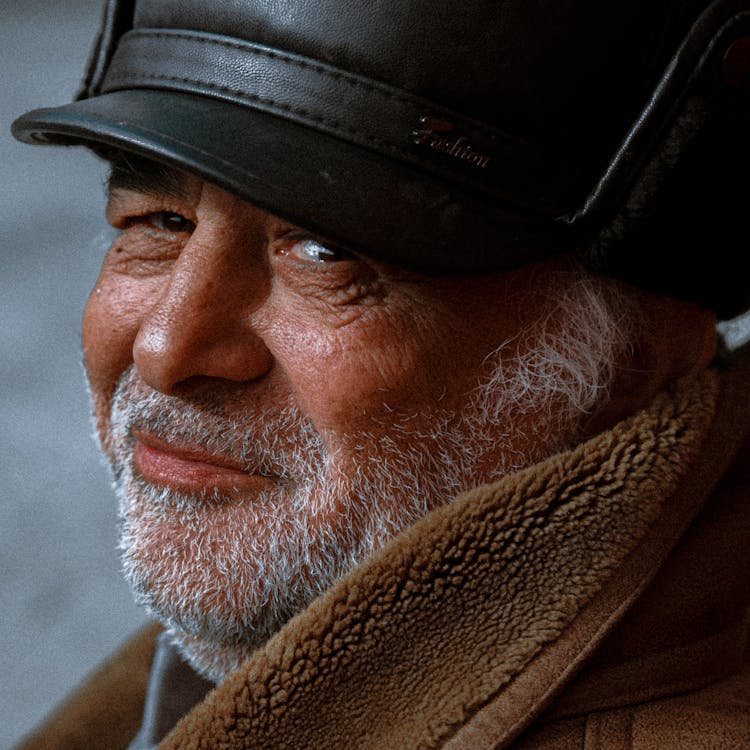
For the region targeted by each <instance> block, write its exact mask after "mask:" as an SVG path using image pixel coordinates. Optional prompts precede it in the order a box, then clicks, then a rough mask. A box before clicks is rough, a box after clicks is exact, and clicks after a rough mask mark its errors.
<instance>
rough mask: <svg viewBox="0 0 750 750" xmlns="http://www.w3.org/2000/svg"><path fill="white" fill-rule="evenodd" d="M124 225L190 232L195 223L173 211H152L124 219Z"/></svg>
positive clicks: (159, 230)
mask: <svg viewBox="0 0 750 750" xmlns="http://www.w3.org/2000/svg"><path fill="white" fill-rule="evenodd" d="M123 223H124V227H125V228H127V227H131V226H135V225H140V226H142V227H144V228H147V229H151V230H155V231H157V232H164V233H167V234H192V233H193V231H194V230H195V223H194V222H192V221H190V219H186V218H185V217H184V216H183V215H182V214H178V213H175V212H174V211H153V212H151V213H146V214H142V215H140V216H130V217H128V218H127V219H125V221H124V222H123Z"/></svg>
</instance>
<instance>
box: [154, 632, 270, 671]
mask: <svg viewBox="0 0 750 750" xmlns="http://www.w3.org/2000/svg"><path fill="white" fill-rule="evenodd" d="M167 633H168V634H169V636H170V638H171V640H172V643H173V644H174V645H175V646H176V647H177V649H178V650H179V652H180V653H181V654H182V656H183V658H184V659H185V660H186V661H187V662H188V664H190V666H191V667H192V668H193V669H194V670H195V671H196V672H197V673H198V674H199V675H201V677H204V678H205V679H207V680H210V681H211V682H215V683H216V684H219V683H220V682H223V681H224V679H225V678H226V677H227V676H228V675H229V674H231V673H232V672H234V671H236V670H237V669H238V668H239V667H240V666H241V665H242V663H243V662H245V661H246V660H247V659H249V658H250V656H252V654H253V652H254V651H255V650H256V649H257V648H260V647H261V646H262V645H263V644H264V642H265V640H267V639H263V638H256V639H255V640H254V639H250V638H243V639H241V640H233V641H221V640H217V639H208V638H202V637H200V636H195V635H191V634H190V633H186V632H185V631H184V630H181V629H180V628H177V627H174V626H167Z"/></svg>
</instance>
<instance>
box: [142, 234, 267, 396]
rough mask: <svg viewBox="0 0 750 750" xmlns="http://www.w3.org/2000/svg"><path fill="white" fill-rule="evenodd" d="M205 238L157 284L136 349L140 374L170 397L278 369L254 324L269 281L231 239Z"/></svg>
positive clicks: (192, 243) (196, 239)
mask: <svg viewBox="0 0 750 750" xmlns="http://www.w3.org/2000/svg"><path fill="white" fill-rule="evenodd" d="M207 234H209V235H210V232H202V231H201V230H200V228H199V229H198V230H196V232H195V233H194V234H193V236H192V237H191V238H190V239H189V240H188V242H187V244H186V245H185V247H184V248H183V250H182V252H181V253H180V255H179V257H178V258H177V259H176V261H175V262H174V265H173V267H172V269H171V272H170V273H169V274H168V275H167V276H166V277H165V278H164V279H163V281H162V280H160V282H159V284H157V285H156V286H157V287H158V291H157V293H156V294H155V299H154V302H153V304H152V305H151V307H150V309H148V310H146V311H145V313H144V317H143V318H142V320H141V325H140V327H139V329H138V332H137V335H136V338H135V341H134V345H133V360H134V363H135V366H136V369H137V370H138V372H139V374H140V376H141V377H142V378H143V380H144V381H145V382H146V383H147V384H148V385H150V386H151V387H152V388H154V389H156V390H157V391H160V392H162V393H164V394H167V395H176V394H177V393H178V392H182V391H183V390H184V388H185V387H186V386H187V385H188V384H189V383H195V382H198V381H204V380H205V379H207V378H208V379H220V380H224V381H234V382H244V381H251V380H256V379H258V378H260V377H262V376H263V375H264V374H265V373H267V372H268V370H269V369H270V368H271V365H272V359H273V358H272V355H271V353H270V351H269V350H268V348H267V347H266V345H265V343H264V340H263V338H262V336H261V335H260V334H259V333H258V331H256V329H255V328H254V327H253V323H252V318H253V313H254V312H255V311H256V310H257V309H258V308H259V307H260V306H261V305H262V304H263V300H264V298H265V296H266V295H267V293H268V285H269V281H268V280H267V278H266V275H265V274H263V273H262V269H259V268H257V267H256V268H253V266H252V264H251V262H250V260H249V259H248V257H243V256H242V255H241V254H238V253H237V252H235V251H234V250H232V249H230V248H228V247H227V241H226V239H217V238H215V237H211V236H206V235H207ZM246 256H247V254H246ZM255 265H256V266H258V264H257V263H256V264H255Z"/></svg>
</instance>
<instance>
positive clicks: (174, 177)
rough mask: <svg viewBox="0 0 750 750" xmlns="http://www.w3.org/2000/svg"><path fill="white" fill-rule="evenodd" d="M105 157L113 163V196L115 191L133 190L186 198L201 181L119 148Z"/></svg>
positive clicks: (109, 182) (111, 166)
mask: <svg viewBox="0 0 750 750" xmlns="http://www.w3.org/2000/svg"><path fill="white" fill-rule="evenodd" d="M106 159H107V161H109V165H110V172H109V179H108V181H107V190H108V193H109V196H110V197H111V196H112V195H113V193H116V192H123V191H132V192H137V193H145V194H159V195H168V196H171V197H174V198H186V197H188V196H189V195H190V193H192V192H193V191H194V190H195V187H196V185H197V184H199V183H200V180H199V178H198V177H195V176H194V175H191V174H189V173H188V172H184V171H182V170H180V169H176V168H175V167H170V166H167V165H166V164H161V163H159V162H156V161H154V160H152V159H147V158H145V157H143V156H138V155H135V154H128V153H125V152H120V151H118V152H114V153H112V154H107V155H106Z"/></svg>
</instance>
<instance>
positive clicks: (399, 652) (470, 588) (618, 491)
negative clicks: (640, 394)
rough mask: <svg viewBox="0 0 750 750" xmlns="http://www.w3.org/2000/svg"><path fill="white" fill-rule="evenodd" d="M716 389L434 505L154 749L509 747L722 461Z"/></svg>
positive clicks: (710, 382) (675, 400)
mask: <svg viewBox="0 0 750 750" xmlns="http://www.w3.org/2000/svg"><path fill="white" fill-rule="evenodd" d="M716 393H717V378H716V375H715V374H714V373H711V372H701V373H698V374H695V375H692V376H689V377H687V378H684V379H683V380H681V381H680V382H679V383H678V384H676V385H675V386H674V387H673V388H671V389H670V390H669V391H667V392H665V393H664V394H662V395H661V396H659V397H658V398H657V399H655V401H654V402H653V403H652V404H651V405H650V406H649V408H647V409H646V410H644V411H642V412H640V413H638V414H637V415H635V416H633V417H632V418H630V419H628V420H625V421H624V422H622V423H620V424H618V425H617V426H616V427H614V428H613V429H612V430H610V431H608V432H606V433H604V434H602V435H599V436H597V437H595V438H593V439H591V440H589V441H587V442H586V443H584V444H582V445H580V446H578V447H577V448H575V449H574V450H572V451H569V452H566V453H563V454H559V455H556V456H553V457H552V458H550V459H548V460H546V461H544V462H542V463H541V464H538V465H536V466H534V467H531V468H529V469H527V470H524V471H521V472H519V473H517V474H515V475H512V476H508V477H505V478H504V479H502V480H500V481H499V482H496V483H494V484H491V485H487V486H484V487H480V488H478V489H475V490H472V491H471V492H468V493H466V494H465V495H462V496H461V497H459V498H458V499H456V500H455V501H454V502H453V503H452V504H450V505H448V506H445V507H443V508H440V509H438V510H437V511H435V512H433V513H432V514H430V515H429V516H427V517H426V518H424V519H423V520H422V521H421V522H419V523H417V524H416V525H415V526H413V527H412V528H411V529H409V530H407V531H406V532H405V533H404V534H402V535H401V536H399V537H398V538H396V539H394V540H393V541H392V542H391V543H390V544H388V545H387V546H386V547H385V548H384V549H383V550H381V552H380V553H378V554H377V555H375V556H374V557H373V558H372V559H370V560H368V561H367V562H366V563H364V564H363V565H361V566H360V567H358V568H357V569H356V570H354V571H353V572H352V573H351V574H350V575H349V576H347V577H346V578H345V579H343V580H342V581H341V582H340V583H339V584H337V585H336V586H335V587H333V588H332V589H331V590H330V591H329V592H327V594H325V595H324V596H323V597H321V598H320V599H318V600H317V601H316V602H314V603H313V605H312V606H311V607H310V608H309V609H308V610H306V611H305V612H303V613H301V614H300V615H299V616H297V617H296V618H294V619H293V620H292V621H291V622H290V623H289V624H288V625H287V626H286V627H285V628H284V629H283V630H282V631H281V632H280V633H279V634H278V635H277V636H276V637H275V638H273V639H272V640H271V641H270V642H269V643H268V644H267V646H266V647H265V648H264V649H261V650H260V651H258V652H257V653H256V654H255V655H254V656H253V658H252V659H251V660H249V661H248V662H247V663H246V664H245V665H244V666H243V668H241V669H240V670H238V671H237V672H236V673H234V674H233V675H231V676H230V677H229V678H228V679H227V680H226V681H225V682H224V683H223V684H222V685H221V686H219V687H218V688H217V689H216V690H215V691H214V692H213V693H212V694H211V695H210V696H209V697H208V698H207V700H206V701H205V702H203V703H202V704H201V705H200V706H198V707H197V708H196V709H195V710H193V711H192V712H191V713H190V714H189V715H188V716H187V717H185V718H184V719H183V720H182V722H181V723H180V724H178V726H177V727H176V728H175V730H174V731H173V732H172V733H171V735H170V736H169V737H168V738H167V739H166V740H165V741H164V742H163V743H162V745H161V746H160V747H161V748H163V749H164V750H166V749H167V748H180V749H181V750H190V749H192V748H195V749H196V750H197V748H274V749H276V748H278V749H281V748H295V750H297V749H298V748H302V747H304V748H306V749H310V750H317V749H321V750H322V748H342V747H347V748H349V747H351V748H363V749H364V748H371V749H373V750H375V749H383V750H384V749H385V748H388V749H389V750H390V749H392V748H444V749H445V750H463V749H464V748H466V749H468V748H472V750H481V748H490V747H492V748H501V747H507V746H508V744H509V743H510V742H511V741H512V740H513V739H514V738H515V737H516V736H517V735H518V734H519V733H520V732H521V731H522V730H523V729H524V728H525V727H526V726H527V725H528V724H529V723H530V722H532V721H533V720H534V719H535V718H536V717H537V716H538V715H539V714H540V713H541V712H542V711H543V710H544V709H545V708H546V707H547V706H548V705H549V703H550V702H551V701H552V699H553V698H554V697H555V695H556V694H557V693H558V692H559V691H560V690H561V689H562V688H563V687H564V686H565V685H566V684H567V683H568V682H569V681H570V679H571V678H572V677H573V676H574V675H575V673H576V672H577V670H578V669H579V668H580V667H581V665H582V664H584V663H585V661H586V660H587V659H588V658H589V657H590V655H591V653H592V652H593V651H594V650H595V648H596V647H597V645H598V644H600V643H601V641H602V639H603V638H604V637H605V636H606V635H607V633H609V632H610V631H611V629H612V628H613V627H614V625H615V624H616V623H617V622H618V621H619V620H620V619H621V617H622V616H623V614H624V613H625V612H626V611H627V610H628V608H629V607H630V606H631V605H632V603H633V602H634V601H635V600H636V599H637V597H638V596H639V594H640V593H641V592H642V591H643V589H644V588H645V586H646V585H647V584H648V582H649V581H650V580H651V579H652V577H653V575H654V572H655V570H656V569H657V568H658V567H659V565H660V564H661V562H662V561H663V560H664V558H665V557H666V556H667V555H668V554H669V552H670V550H671V549H672V547H673V546H674V544H675V542H676V540H677V539H678V538H679V536H680V534H681V533H682V532H683V530H684V529H685V527H686V526H687V525H688V524H689V522H690V520H691V519H692V518H693V517H694V515H695V513H696V512H697V510H698V508H699V507H700V505H701V503H702V501H703V499H704V498H705V497H706V496H707V495H708V494H709V493H710V491H711V489H712V488H713V486H714V485H715V483H716V482H717V481H718V478H719V477H720V476H721V473H722V472H723V471H724V469H725V468H726V463H727V462H728V461H729V459H730V457H731V451H729V450H726V446H724V448H723V449H720V450H719V449H711V450H708V451H706V450H705V445H704V450H701V445H702V444H703V443H705V442H710V441H707V437H710V435H709V433H710V432H712V431H716V430H717V429H718V430H724V431H726V425H723V426H722V425H719V426H717V425H716V422H717V421H718V422H721V419H718V420H717V419H715V416H716ZM728 418H729V416H728V415H726V414H725V415H724V416H723V417H722V419H724V420H725V421H726V419H728ZM712 424H713V426H712ZM735 448H736V446H735ZM722 452H723V453H724V455H722Z"/></svg>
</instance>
